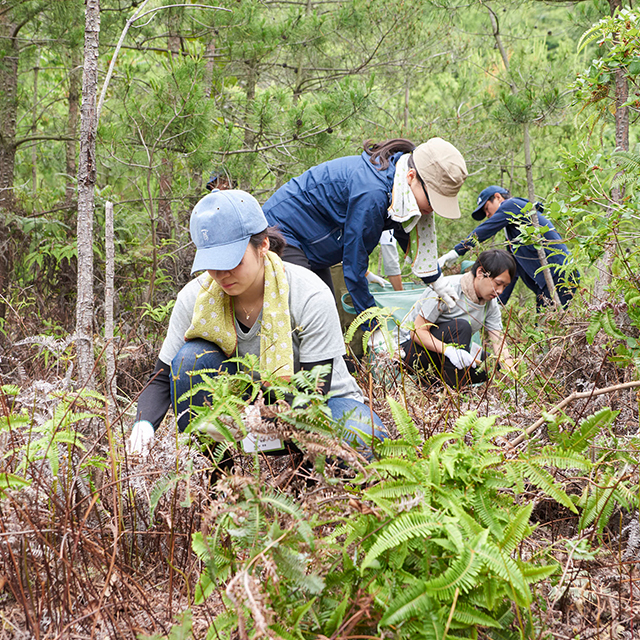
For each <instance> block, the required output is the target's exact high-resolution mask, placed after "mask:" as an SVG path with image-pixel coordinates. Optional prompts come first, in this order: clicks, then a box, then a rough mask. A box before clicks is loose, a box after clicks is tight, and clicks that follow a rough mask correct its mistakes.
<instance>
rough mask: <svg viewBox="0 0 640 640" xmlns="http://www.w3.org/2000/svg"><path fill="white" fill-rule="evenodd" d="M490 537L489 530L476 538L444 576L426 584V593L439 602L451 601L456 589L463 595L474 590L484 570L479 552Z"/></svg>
mask: <svg viewBox="0 0 640 640" xmlns="http://www.w3.org/2000/svg"><path fill="white" fill-rule="evenodd" d="M488 536H489V531H488V530H485V531H483V532H482V533H481V534H480V535H478V536H476V537H475V538H474V539H473V540H472V541H471V544H470V545H469V546H467V547H466V548H465V549H464V551H463V552H462V554H461V555H460V557H459V558H458V559H457V560H456V561H455V562H454V563H453V564H452V565H451V566H450V567H449V568H448V569H447V570H446V571H445V572H444V573H443V574H442V575H440V576H438V577H437V578H434V579H433V580H429V581H427V582H425V584H424V586H425V589H426V592H427V593H428V594H429V595H431V596H434V597H436V598H438V599H439V600H449V599H451V598H453V595H454V593H455V590H456V589H460V591H461V592H462V593H467V592H468V591H470V590H471V589H473V588H474V587H475V586H476V578H477V576H478V573H479V572H480V569H481V568H482V559H481V558H480V555H479V550H480V549H481V548H482V546H483V545H484V544H486V542H487V538H488Z"/></svg>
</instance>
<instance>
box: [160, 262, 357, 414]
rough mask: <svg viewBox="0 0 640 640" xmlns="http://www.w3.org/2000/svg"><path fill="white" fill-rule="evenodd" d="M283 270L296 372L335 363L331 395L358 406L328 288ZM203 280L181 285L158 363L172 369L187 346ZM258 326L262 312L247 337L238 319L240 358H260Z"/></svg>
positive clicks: (295, 270) (300, 272) (300, 270)
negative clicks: (302, 367)
mask: <svg viewBox="0 0 640 640" xmlns="http://www.w3.org/2000/svg"><path fill="white" fill-rule="evenodd" d="M284 268H285V274H286V276H287V280H288V282H289V313H290V315H291V332H292V334H291V335H292V340H293V362H294V369H295V371H298V370H299V369H300V363H301V362H302V363H311V362H318V361H320V360H329V359H330V358H333V371H332V375H331V391H332V392H333V395H334V396H337V397H341V398H353V399H354V400H359V401H360V402H362V401H363V400H364V398H363V395H362V392H361V391H360V388H359V387H358V385H357V384H356V381H355V380H354V379H353V377H352V376H351V374H350V373H349V371H348V370H347V366H346V364H345V362H344V359H343V358H342V356H343V355H344V353H345V347H344V339H343V337H342V331H341V329H340V319H339V317H338V309H337V308H336V303H335V300H334V298H333V294H332V293H331V291H330V290H329V287H327V285H326V284H324V282H322V280H320V278H318V276H317V275H316V274H315V273H312V272H311V271H309V270H308V269H305V268H304V267H299V266H297V265H294V264H290V263H288V262H285V263H284ZM205 277H206V274H202V275H200V276H198V277H197V278H196V279H195V280H192V281H191V282H189V283H188V284H187V285H185V286H184V287H183V288H182V290H181V291H180V293H179V294H178V298H177V300H176V304H175V306H174V308H173V311H172V312H171V319H170V320H169V329H168V331H167V335H166V337H165V339H164V342H163V344H162V349H161V350H160V356H159V357H160V360H162V362H164V363H165V364H171V361H172V360H173V359H174V358H175V356H176V355H177V353H178V351H180V349H181V348H182V346H183V345H184V343H185V340H184V334H185V333H186V331H187V329H188V328H189V325H190V324H191V318H192V316H193V310H194V307H195V304H196V298H197V296H198V293H199V292H200V288H201V287H202V283H203V281H204V280H205ZM261 324H262V312H261V313H260V315H259V316H258V319H257V320H256V322H255V323H254V325H253V326H252V327H251V329H249V331H248V332H246V333H245V332H244V331H243V330H242V329H241V328H240V326H239V325H238V321H237V320H236V332H237V334H238V347H237V354H238V355H239V356H244V355H246V354H248V353H252V354H254V355H256V356H259V355H260V327H261Z"/></svg>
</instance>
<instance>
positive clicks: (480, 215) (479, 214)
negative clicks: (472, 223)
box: [471, 184, 509, 220]
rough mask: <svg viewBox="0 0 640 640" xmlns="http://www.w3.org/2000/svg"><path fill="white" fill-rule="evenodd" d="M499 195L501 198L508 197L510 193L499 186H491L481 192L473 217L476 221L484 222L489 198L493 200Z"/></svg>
mask: <svg viewBox="0 0 640 640" xmlns="http://www.w3.org/2000/svg"><path fill="white" fill-rule="evenodd" d="M496 193H499V194H500V195H501V196H506V195H508V194H509V192H508V191H507V190H506V189H504V188H503V187H499V186H498V185H495V184H493V185H491V186H490V187H486V188H485V189H483V190H482V191H481V192H480V195H479V196H478V201H477V202H476V208H475V209H474V211H473V213H472V214H471V217H472V218H473V219H474V220H484V219H485V217H486V216H487V214H486V213H485V212H484V205H485V204H487V200H489V198H493V196H495V195H496Z"/></svg>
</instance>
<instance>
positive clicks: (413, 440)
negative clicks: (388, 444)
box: [387, 396, 422, 448]
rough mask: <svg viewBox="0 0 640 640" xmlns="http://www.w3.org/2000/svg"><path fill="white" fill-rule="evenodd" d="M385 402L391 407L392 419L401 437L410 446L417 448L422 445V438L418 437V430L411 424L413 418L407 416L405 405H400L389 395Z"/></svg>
mask: <svg viewBox="0 0 640 640" xmlns="http://www.w3.org/2000/svg"><path fill="white" fill-rule="evenodd" d="M387 402H388V403H389V408H390V409H391V415H392V416H393V421H394V422H395V424H396V427H397V429H398V433H400V435H401V436H402V438H403V439H404V440H405V441H406V442H407V443H408V444H409V445H410V446H412V447H415V448H419V447H420V446H422V440H421V438H420V432H419V431H418V429H416V426H415V425H414V424H413V420H412V419H411V417H410V416H409V413H408V412H407V409H406V407H404V406H402V405H401V404H400V403H399V402H397V401H396V400H394V399H393V398H392V397H391V396H387Z"/></svg>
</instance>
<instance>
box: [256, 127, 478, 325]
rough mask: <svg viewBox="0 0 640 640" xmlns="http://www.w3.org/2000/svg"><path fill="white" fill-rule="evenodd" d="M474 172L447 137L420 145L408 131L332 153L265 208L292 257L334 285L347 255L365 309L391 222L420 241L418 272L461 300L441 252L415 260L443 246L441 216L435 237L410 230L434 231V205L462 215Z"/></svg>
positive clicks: (403, 236)
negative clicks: (462, 193) (373, 264)
mask: <svg viewBox="0 0 640 640" xmlns="http://www.w3.org/2000/svg"><path fill="white" fill-rule="evenodd" d="M466 177H467V169H466V165H465V162H464V158H463V157H462V155H461V154H460V152H459V151H458V150H457V149H456V148H455V147H454V146H453V145H452V144H450V143H449V142H446V141H445V140H442V139H441V138H431V139H430V140H428V141H427V142H425V143H423V144H421V145H419V146H417V147H416V146H415V145H414V144H413V143H412V142H411V141H409V140H406V139H403V138H397V139H394V140H387V141H386V142H383V143H379V144H370V142H369V141H367V142H365V143H364V151H363V153H362V154H361V155H359V156H347V157H343V158H337V159H335V160H329V161H328V162H324V163H322V164H320V165H317V166H315V167H311V168H310V169H308V170H307V171H305V172H304V173H303V174H302V175H300V176H298V177H297V178H293V179H291V180H289V182H287V183H286V184H284V185H283V186H282V187H280V188H279V189H278V190H277V191H276V192H275V193H274V194H273V195H272V196H271V197H270V198H269V199H268V200H267V201H266V202H265V204H264V205H263V210H264V213H265V216H266V217H267V221H268V222H269V225H271V226H275V227H277V228H278V229H279V231H280V232H281V233H282V234H283V235H284V237H285V239H286V241H287V244H288V246H287V247H286V248H285V250H284V253H283V259H284V260H285V261H288V262H292V263H294V264H298V265H301V266H304V267H307V268H309V269H311V270H312V271H314V272H315V273H316V274H317V275H318V276H320V278H321V279H322V280H323V281H324V282H325V283H326V284H327V285H328V286H329V287H330V288H331V289H332V290H333V285H332V282H331V271H330V268H331V267H332V266H333V265H335V264H339V263H340V262H342V268H343V272H344V279H345V284H346V285H347V289H348V290H349V293H350V294H351V298H352V300H353V305H354V307H355V309H356V312H357V313H360V312H362V311H364V310H365V309H368V308H369V307H373V306H375V301H374V299H373V296H372V295H371V293H370V292H369V288H368V283H367V279H366V277H365V275H366V273H367V270H368V265H369V255H370V254H371V252H372V251H373V249H374V248H375V247H376V245H377V244H378V242H379V241H380V236H381V235H382V232H383V231H384V230H385V229H393V231H394V235H395V237H396V238H397V240H398V242H399V243H400V245H401V247H402V248H403V250H406V249H408V248H410V245H411V243H412V242H413V246H414V249H416V251H414V254H415V255H413V258H414V263H415V265H414V273H416V275H419V276H420V277H422V279H423V281H424V282H425V283H429V284H431V285H432V287H433V288H434V289H435V290H436V292H437V293H438V294H439V295H440V296H441V297H442V299H443V300H444V301H445V302H446V303H447V304H449V305H453V304H454V302H455V298H453V297H452V296H451V294H453V295H454V296H455V292H453V290H451V291H449V287H448V286H447V285H446V284H445V283H444V282H443V280H442V278H441V276H442V272H441V269H440V267H439V266H438V263H437V253H436V254H435V255H434V259H433V260H432V261H430V260H429V259H428V258H424V259H421V261H420V265H421V266H419V265H418V264H417V263H416V262H415V261H416V259H417V253H419V252H420V251H421V250H422V251H427V252H428V251H437V244H436V243H435V223H433V222H432V221H431V236H430V237H429V239H428V240H427V241H425V238H424V237H423V238H422V239H420V238H418V239H416V240H412V236H411V233H412V232H411V231H410V230H411V229H420V233H422V234H424V233H426V235H427V236H428V235H429V233H428V232H423V226H425V225H426V223H427V222H428V221H429V219H428V216H431V218H433V216H432V214H433V212H435V213H437V214H438V215H440V216H443V217H445V218H459V217H460V208H459V206H458V201H457V195H458V191H459V190H460V187H461V186H462V183H463V182H464V180H465V178H466ZM403 203H404V204H406V207H404V204H403ZM403 207H404V208H403ZM421 217H424V218H425V219H424V220H422V221H421V224H418V223H419V222H420V220H417V219H420V218H421ZM426 226H428V225H426ZM369 328H371V327H369Z"/></svg>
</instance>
